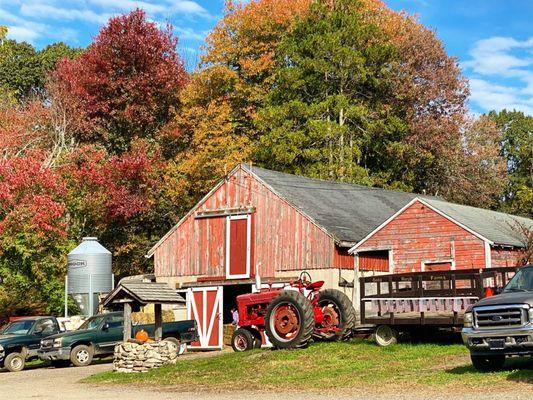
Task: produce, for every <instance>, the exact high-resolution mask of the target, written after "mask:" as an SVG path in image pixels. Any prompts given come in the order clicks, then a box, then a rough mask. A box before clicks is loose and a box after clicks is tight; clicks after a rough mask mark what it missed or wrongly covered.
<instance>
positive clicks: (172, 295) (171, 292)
mask: <svg viewBox="0 0 533 400" xmlns="http://www.w3.org/2000/svg"><path fill="white" fill-rule="evenodd" d="M123 299H130V300H132V301H134V302H136V303H138V304H140V305H146V304H149V303H160V304H180V303H185V299H184V298H183V297H182V296H180V295H179V294H178V293H176V290H175V289H172V288H171V287H170V286H168V285H167V284H166V283H163V282H121V283H120V284H119V285H118V286H117V287H116V288H115V289H114V290H113V291H112V292H111V293H109V295H108V296H107V297H106V298H105V299H104V300H103V301H102V305H103V306H104V307H108V306H110V305H112V304H115V303H117V302H120V300H123Z"/></svg>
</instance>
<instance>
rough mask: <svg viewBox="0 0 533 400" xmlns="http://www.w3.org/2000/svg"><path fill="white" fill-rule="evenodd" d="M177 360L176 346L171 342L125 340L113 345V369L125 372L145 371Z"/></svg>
mask: <svg viewBox="0 0 533 400" xmlns="http://www.w3.org/2000/svg"><path fill="white" fill-rule="evenodd" d="M177 361H178V347H177V346H176V344H174V343H173V342H170V341H166V340H163V341H161V342H154V343H135V342H125V343H120V344H117V345H116V346H115V354H114V360H113V370H114V371H116V372H125V373H131V372H147V371H148V370H150V369H152V368H158V367H161V366H162V365H166V364H174V363H176V362H177Z"/></svg>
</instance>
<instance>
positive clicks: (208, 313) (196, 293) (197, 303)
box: [187, 286, 223, 349]
mask: <svg viewBox="0 0 533 400" xmlns="http://www.w3.org/2000/svg"><path fill="white" fill-rule="evenodd" d="M222 290H223V289H222V286H213V287H202V288H194V289H189V290H188V291H187V318H188V319H194V320H195V321H196V324H197V328H198V336H199V338H200V339H199V341H198V342H193V343H191V344H190V347H192V348H198V349H221V348H222V342H223V331H222V328H223V325H222Z"/></svg>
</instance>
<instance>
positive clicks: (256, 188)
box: [154, 168, 353, 277]
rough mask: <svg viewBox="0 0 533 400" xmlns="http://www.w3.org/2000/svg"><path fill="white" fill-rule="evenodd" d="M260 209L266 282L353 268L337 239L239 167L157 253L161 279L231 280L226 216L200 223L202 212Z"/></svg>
mask: <svg viewBox="0 0 533 400" xmlns="http://www.w3.org/2000/svg"><path fill="white" fill-rule="evenodd" d="M241 207H254V208H255V212H254V213H253V215H252V246H251V247H252V260H251V264H252V271H253V270H254V266H257V265H260V273H261V275H262V276H264V277H267V276H268V277H274V276H275V272H276V271H291V270H294V271H298V270H302V269H316V268H328V267H332V266H340V267H346V268H349V267H350V268H351V267H352V266H353V258H352V256H348V255H347V254H344V253H342V252H338V251H337V249H336V247H335V245H334V241H333V239H332V238H331V237H330V236H329V235H328V234H327V233H326V232H325V231H324V230H322V229H321V228H319V227H318V226H316V225H315V224H314V223H313V222H312V221H311V220H309V219H308V218H307V217H306V216H304V215H303V214H302V213H301V212H299V211H298V210H296V209H295V208H294V207H292V206H291V205H290V204H288V203H287V202H286V201H285V200H283V199H282V198H280V197H279V196H277V195H276V194H275V193H273V192H272V191H271V190H270V189H269V188H268V187H266V186H265V185H264V184H263V183H262V182H260V181H258V180H257V179H255V177H254V176H253V175H250V174H249V173H248V172H247V171H245V170H243V169H241V168H238V169H237V170H236V171H235V173H234V174H233V175H231V176H229V178H228V180H227V181H226V182H225V183H223V184H222V185H221V186H220V187H218V188H217V189H216V190H214V192H213V193H211V195H210V196H209V197H208V198H207V199H205V201H203V203H201V204H199V206H198V208H197V209H196V210H194V211H193V212H192V213H190V215H189V216H188V217H187V218H186V219H185V220H184V221H183V223H182V224H181V225H180V226H179V227H178V228H177V229H175V230H174V232H172V233H171V234H170V235H169V236H168V237H167V238H166V239H165V240H164V241H163V243H162V244H161V245H160V246H159V247H158V248H157V249H156V251H155V253H154V264H155V274H156V275H157V276H160V277H167V276H202V275H203V276H225V235H226V230H225V226H226V219H225V217H212V218H200V219H199V218H196V214H197V212H202V211H209V210H220V209H229V208H241Z"/></svg>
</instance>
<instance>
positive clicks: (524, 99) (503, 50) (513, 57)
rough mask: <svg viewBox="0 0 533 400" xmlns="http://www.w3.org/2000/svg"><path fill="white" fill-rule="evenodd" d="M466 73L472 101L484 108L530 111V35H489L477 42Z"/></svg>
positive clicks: (532, 45) (532, 77)
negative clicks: (520, 36)
mask: <svg viewBox="0 0 533 400" xmlns="http://www.w3.org/2000/svg"><path fill="white" fill-rule="evenodd" d="M469 54H470V56H471V59H470V60H468V61H466V62H463V63H462V67H463V68H464V69H465V70H466V71H468V72H469V75H470V76H471V78H470V89H471V93H472V94H471V101H472V102H473V103H474V104H475V105H477V106H478V107H480V108H481V109H482V110H483V111H488V110H492V109H495V110H501V109H503V108H507V109H513V108H514V109H517V110H521V111H524V112H525V113H529V114H533V37H532V38H529V39H526V40H517V39H514V38H511V37H499V36H495V37H491V38H488V39H483V40H479V41H478V42H476V44H475V45H474V47H473V48H472V50H471V51H470V53H469Z"/></svg>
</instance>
